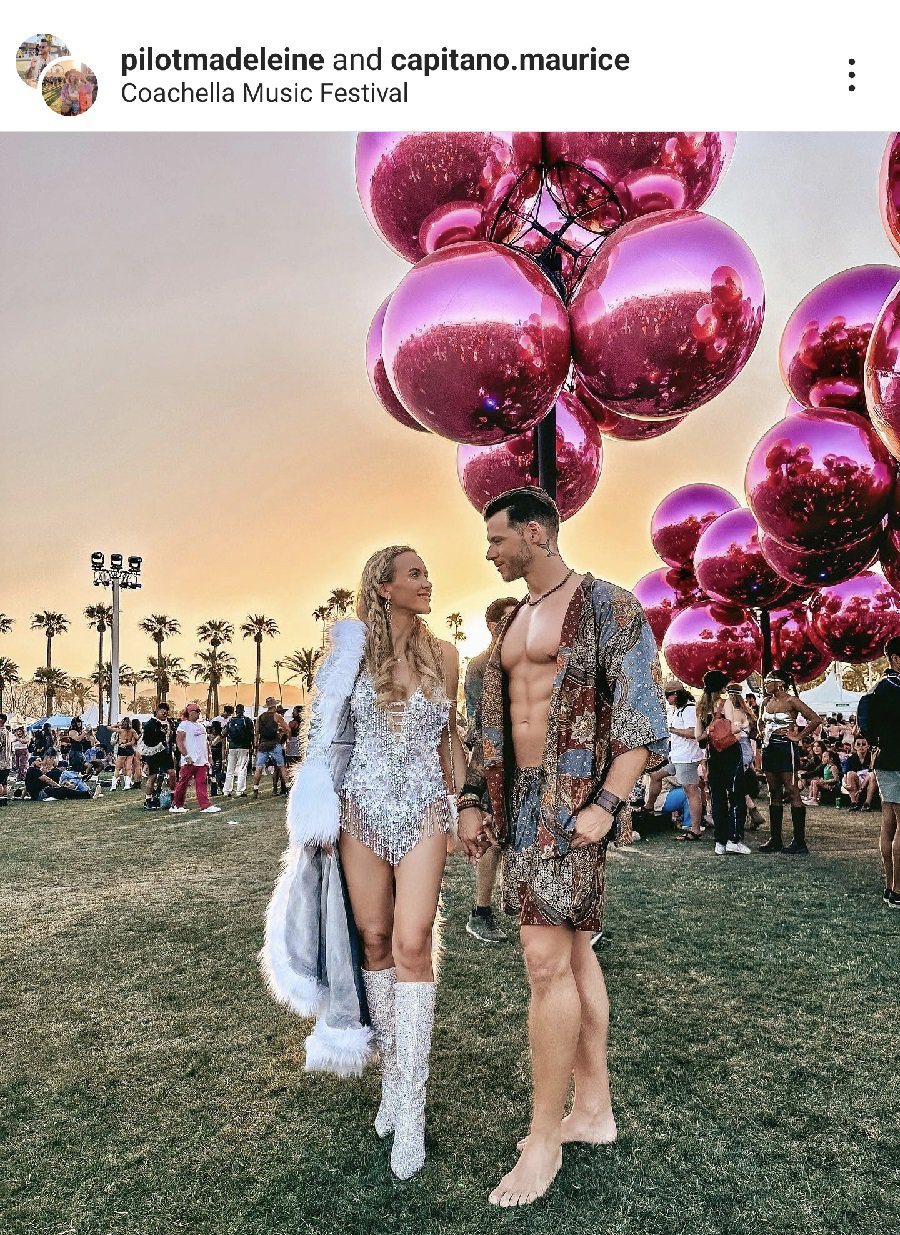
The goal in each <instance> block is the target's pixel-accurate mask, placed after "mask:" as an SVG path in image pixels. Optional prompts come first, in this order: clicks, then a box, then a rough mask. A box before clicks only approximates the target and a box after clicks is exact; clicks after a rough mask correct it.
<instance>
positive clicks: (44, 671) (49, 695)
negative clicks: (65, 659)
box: [34, 665, 69, 716]
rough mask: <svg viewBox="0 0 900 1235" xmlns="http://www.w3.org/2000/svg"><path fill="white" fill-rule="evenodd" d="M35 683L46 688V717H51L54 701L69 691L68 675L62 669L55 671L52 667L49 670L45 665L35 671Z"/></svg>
mask: <svg viewBox="0 0 900 1235" xmlns="http://www.w3.org/2000/svg"><path fill="white" fill-rule="evenodd" d="M34 681H35V682H36V683H37V685H38V686H42V687H43V688H44V702H45V704H46V712H45V715H46V716H51V715H52V713H53V700H54V699H55V698H56V697H57V695H62V694H64V693H65V692H66V691H67V690H68V689H69V678H68V675H67V674H66V673H64V672H63V670H62V669H54V668H53V667H52V666H51V667H50V668H49V669H48V668H47V667H46V666H45V665H41V666H40V667H39V668H37V669H35V671H34Z"/></svg>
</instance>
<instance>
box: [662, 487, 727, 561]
mask: <svg viewBox="0 0 900 1235" xmlns="http://www.w3.org/2000/svg"><path fill="white" fill-rule="evenodd" d="M737 509H738V502H737V501H736V499H735V498H733V497H732V496H731V494H730V493H729V492H728V490H727V489H720V488H719V486H718V485H702V484H696V485H683V486H682V487H681V488H680V489H676V490H675V491H674V492H673V493H670V494H669V495H668V497H664V498H663V500H662V501H661V502H660V504H659V505H658V506H657V508H656V510H654V512H653V517H652V519H651V520H650V541H651V543H652V545H653V548H654V549H655V550H656V552H657V553H658V554H659V556H660V557H661V558H662V560H663V561H664V562H666V563H668V565H669V566H674V567H676V568H677V569H679V570H690V569H692V566H691V563H692V562H693V559H694V550H695V549H696V548H697V542H698V540H699V539H700V537H701V536H702V535H703V533H704V532H705V531H706V529H707V528H708V527H709V525H710V524H711V523H712V522H713V521H714V520H715V519H718V517H719V515H724V514H725V513H726V511H729V510H737Z"/></svg>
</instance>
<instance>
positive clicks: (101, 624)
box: [84, 605, 121, 718]
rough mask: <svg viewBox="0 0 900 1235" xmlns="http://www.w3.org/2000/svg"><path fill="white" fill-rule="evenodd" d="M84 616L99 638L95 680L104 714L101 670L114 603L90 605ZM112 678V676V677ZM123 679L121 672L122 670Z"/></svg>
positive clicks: (101, 709)
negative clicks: (105, 639) (105, 640)
mask: <svg viewBox="0 0 900 1235" xmlns="http://www.w3.org/2000/svg"><path fill="white" fill-rule="evenodd" d="M84 616H85V617H86V618H87V623H88V626H89V627H90V628H91V629H93V630H96V632H97V635H98V638H99V646H98V649H97V669H98V672H97V677H96V679H94V678H93V677H92V679H91V680H92V681H95V685H96V686H97V715H98V716H99V717H101V718H102V716H103V688H104V685H105V683H103V682H101V680H100V679H101V677H102V674H101V673H100V672H99V671H100V669H102V668H103V636H104V635H105V634H106V632H107V631H108V630H109V628H110V626H112V605H88V607H87V608H86V609H85V611H84ZM110 680H111V678H110ZM120 680H121V672H120Z"/></svg>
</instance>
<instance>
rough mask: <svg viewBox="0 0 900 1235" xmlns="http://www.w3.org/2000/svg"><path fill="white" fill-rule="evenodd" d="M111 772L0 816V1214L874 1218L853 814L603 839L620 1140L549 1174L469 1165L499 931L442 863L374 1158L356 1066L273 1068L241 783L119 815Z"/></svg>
mask: <svg viewBox="0 0 900 1235" xmlns="http://www.w3.org/2000/svg"><path fill="white" fill-rule="evenodd" d="M139 805H140V795H139V794H137V793H134V792H132V793H130V794H128V795H124V794H118V795H116V796H114V797H112V796H107V797H105V798H103V799H102V800H101V801H98V802H95V803H91V804H85V805H81V804H79V805H77V806H75V807H67V806H64V805H63V804H52V803H49V804H19V803H17V804H14V805H11V806H8V807H6V808H5V810H4V811H3V813H2V814H0V835H2V841H3V843H2V846H0V862H2V878H0V886H2V892H0V896H2V901H3V904H2V912H3V918H4V921H5V922H7V923H8V924H9V928H10V929H9V933H8V936H7V939H6V941H5V947H4V970H5V972H4V978H3V999H2V1005H0V1016H2V1023H3V1042H2V1054H0V1066H2V1073H3V1076H2V1117H0V1127H2V1154H3V1161H2V1164H0V1180H2V1184H0V1188H2V1192H0V1231H2V1232H3V1233H4V1235H6V1233H7V1232H9V1233H10V1235H13V1233H14V1235H26V1233H27V1235H30V1233H32V1232H34V1233H35V1235H88V1233H90V1235H113V1233H116V1235H151V1233H152V1235H175V1233H176V1232H185V1233H188V1232H190V1233H191V1235H213V1233H215V1235H231V1233H234V1235H237V1233H238V1232H240V1233H241V1235H244V1233H248V1235H249V1233H251V1232H252V1233H254V1235H256V1233H259V1235H264V1233H265V1235H276V1233H280V1232H290V1233H292V1235H294V1233H300V1235H306V1233H307V1232H321V1233H323V1235H330V1233H332V1232H335V1233H336V1232H343V1231H347V1232H357V1231H359V1232H373V1233H374V1232H379V1233H380V1232H400V1231H409V1232H440V1233H443V1232H447V1233H449V1232H454V1233H457V1232H458V1233H460V1235H478V1233H481V1232H485V1233H487V1232H492V1233H494V1232H495V1233H497V1235H500V1233H503V1235H512V1233H513V1232H547V1233H548V1235H549V1233H551V1232H553V1233H557V1232H559V1233H560V1235H562V1233H563V1232H565V1233H566V1235H575V1233H576V1232H578V1233H580V1232H590V1233H591V1235H599V1233H601V1232H609V1233H610V1235H613V1233H615V1235H657V1233H658V1235H681V1233H682V1232H683V1233H684V1235H707V1233H709V1235H713V1233H715V1235H738V1233H743V1232H747V1233H750V1232H757V1231H760V1232H763V1231H764V1232H778V1233H781V1232H784V1233H785V1235H788V1233H791V1235H794V1233H796V1232H835V1233H837V1232H841V1233H844V1232H846V1233H847V1235H868V1233H869V1232H871V1233H872V1235H875V1233H876V1232H878V1233H879V1235H885V1233H886V1232H892V1231H896V1230H898V1229H900V1204H898V1186H900V1178H898V1164H900V1137H898V1110H900V1092H898V1085H897V1057H898V1050H897V1046H898V1019H897V1011H898V1008H897V1004H898V999H897V990H898V978H900V947H898V941H900V913H897V912H894V911H890V910H887V909H885V908H882V905H881V903H880V892H881V886H882V885H881V875H880V867H879V863H878V860H877V851H876V843H877V831H878V816H875V815H861V816H860V815H847V814H841V813H838V812H836V811H830V810H818V811H810V826H809V832H810V844H811V845H812V847H813V848H814V849H815V851H816V852H815V855H814V856H813V857H811V858H810V859H808V860H802V859H794V860H792V859H789V858H780V857H763V856H757V855H754V856H753V857H751V858H743V859H742V858H726V859H715V858H714V857H713V856H712V853H711V845H707V844H703V845H702V846H701V845H698V846H691V847H688V846H682V845H676V844H673V843H672V841H671V839H670V838H669V837H660V838H658V839H654V840H650V841H647V842H645V843H643V844H641V845H638V846H636V847H635V848H634V850H632V851H629V852H627V853H622V854H615V855H613V857H612V858H611V861H610V872H609V882H608V887H609V893H608V915H607V928H608V932H609V934H610V936H611V939H612V946H611V947H610V948H609V950H607V951H604V952H603V953H602V958H603V964H604V969H605V971H606V974H607V980H608V983H609V987H610V992H611V998H612V1006H613V1024H612V1044H611V1070H612V1078H613V1094H614V1100H615V1104H616V1111H617V1116H618V1121H619V1128H620V1138H619V1141H618V1144H617V1145H616V1146H615V1147H612V1148H607V1149H588V1148H585V1147H582V1148H572V1149H567V1150H566V1154H565V1163H564V1167H563V1171H562V1173H561V1175H560V1177H559V1179H558V1181H557V1183H556V1184H555V1185H554V1187H553V1189H552V1190H551V1192H550V1193H549V1194H548V1196H547V1197H546V1198H545V1199H544V1200H543V1201H542V1202H539V1203H538V1204H537V1205H536V1206H534V1207H533V1209H531V1210H529V1211H524V1210H521V1211H497V1210H492V1209H490V1208H489V1207H488V1206H487V1204H486V1196H487V1192H488V1191H489V1189H490V1188H491V1187H492V1186H493V1184H494V1183H495V1182H496V1180H497V1178H498V1176H499V1174H500V1173H502V1171H504V1170H506V1169H507V1168H508V1167H509V1165H511V1163H512V1161H513V1144H514V1141H515V1139H516V1137H517V1136H518V1135H519V1134H521V1132H522V1131H523V1130H524V1129H525V1127H526V1124H527V1102H528V1089H529V1085H528V1065H527V1054H526V1033H525V1010H526V989H525V983H524V979H523V972H522V967H521V961H520V957H519V954H518V950H517V947H516V944H515V942H514V940H512V939H511V940H510V942H509V943H507V944H506V945H503V946H502V947H501V948H499V949H494V950H491V951H486V950H484V948H483V946H481V945H478V944H477V943H476V942H475V941H474V940H472V939H470V938H469V937H468V936H467V935H466V934H465V932H464V929H463V928H464V922H465V916H466V914H467V912H468V907H469V898H470V895H471V874H470V872H469V870H468V868H467V867H466V866H465V865H464V864H463V863H462V862H461V861H459V860H458V859H457V858H453V859H452V860H451V862H450V865H449V867H448V875H447V883H446V892H445V907H446V910H447V914H448V917H447V921H446V924H445V942H446V955H445V959H444V964H443V972H442V976H441V987H440V991H439V995H438V1021H437V1029H436V1035H435V1046H434V1054H433V1059H432V1080H431V1082H430V1087H429V1120H428V1150H429V1158H428V1162H427V1163H426V1166H425V1169H424V1170H423V1171H422V1172H421V1174H420V1175H418V1176H416V1177H415V1178H414V1179H413V1180H411V1181H409V1182H407V1183H404V1184H401V1183H398V1182H396V1181H394V1179H393V1177H392V1176H391V1174H390V1170H389V1166H388V1149H387V1147H386V1146H385V1145H384V1144H382V1143H381V1142H379V1141H378V1140H377V1138H376V1137H375V1134H374V1132H373V1131H372V1129H371V1119H372V1117H373V1115H374V1111H375V1106H376V1089H377V1077H376V1075H375V1073H374V1071H373V1072H371V1073H369V1074H367V1075H366V1076H365V1078H364V1079H362V1080H351V1081H339V1080H336V1079H328V1078H325V1079H323V1078H321V1077H317V1078H313V1077H310V1076H307V1075H306V1074H305V1073H304V1072H303V1071H302V1060H303V1038H304V1035H305V1033H306V1032H307V1031H308V1028H309V1023H308V1022H305V1021H300V1020H298V1019H297V1018H296V1017H294V1016H292V1015H291V1014H290V1013H288V1012H287V1011H285V1010H284V1009H283V1008H281V1007H278V1006H276V1005H275V1004H274V1003H273V1002H272V1001H271V1000H270V998H269V997H268V995H267V994H266V992H265V990H264V989H263V986H262V984H261V981H260V978H259V973H258V970H257V966H256V962H255V959H254V958H255V955H256V952H257V950H258V948H259V946H260V943H261V926H262V917H263V912H264V908H265V905H266V901H267V897H268V895H269V892H270V890H271V887H272V884H273V881H274V878H275V875H276V870H277V862H278V855H279V852H280V850H281V848H282V843H283V828H282V822H281V817H282V809H281V805H280V800H279V801H273V800H271V799H269V798H266V799H265V800H263V801H261V802H259V803H256V804H254V803H251V802H247V801H242V802H241V803H239V804H232V803H229V804H228V805H227V806H226V810H225V812H224V813H223V814H221V815H215V816H204V815H199V814H196V813H194V814H191V815H182V816H170V815H167V814H165V815H160V816H156V815H146V814H144V813H142V812H141V811H140V809H139Z"/></svg>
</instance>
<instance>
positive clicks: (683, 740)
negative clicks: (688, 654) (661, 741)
mask: <svg viewBox="0 0 900 1235" xmlns="http://www.w3.org/2000/svg"><path fill="white" fill-rule="evenodd" d="M665 693H666V713H667V715H668V721H669V741H670V755H669V758H670V759H671V761H672V764H673V765H674V767H675V779H676V780H677V781H678V784H679V785H680V786H681V788H682V789H683V790H684V792H685V796H686V797H687V801H688V812H689V814H690V816H691V826H690V829H689V830H687V831H684V832H682V834H681V836H680V837H679V838H678V839H679V840H686V841H692V840H697V839H698V838H699V836H700V833H701V826H702V821H703V799H702V797H701V795H700V764H701V762H702V760H703V751H702V750H701V748H700V743H699V742H698V741H697V737H696V732H695V730H696V725H697V707H696V704H695V703H694V696H693V695H691V694H690V693H689V692H688V691H686V690H685V689H684V687H683V686H682V685H681V683H680V682H667V683H666V686H665Z"/></svg>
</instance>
